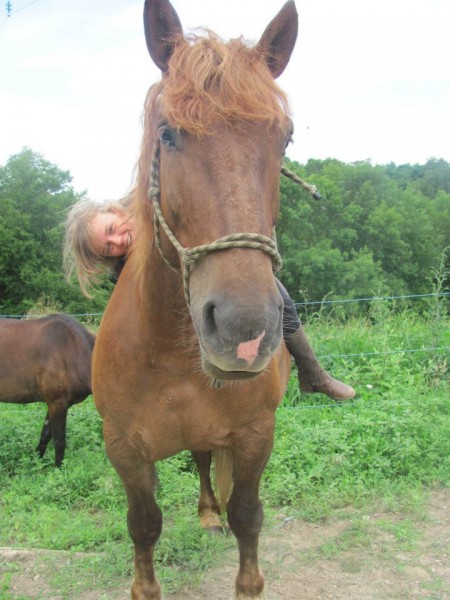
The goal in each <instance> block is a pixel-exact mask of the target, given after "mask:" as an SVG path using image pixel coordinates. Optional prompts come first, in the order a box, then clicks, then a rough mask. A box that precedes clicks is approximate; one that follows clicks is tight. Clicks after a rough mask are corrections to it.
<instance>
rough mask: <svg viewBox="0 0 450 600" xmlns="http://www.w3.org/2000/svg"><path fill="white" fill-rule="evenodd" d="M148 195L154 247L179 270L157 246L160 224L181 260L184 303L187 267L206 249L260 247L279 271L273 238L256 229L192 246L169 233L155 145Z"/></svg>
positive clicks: (257, 248)
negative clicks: (163, 207) (162, 200)
mask: <svg viewBox="0 0 450 600" xmlns="http://www.w3.org/2000/svg"><path fill="white" fill-rule="evenodd" d="M148 197H149V199H150V200H151V202H152V204H153V223H154V228H155V243H156V247H157V248H158V250H159V253H160V254H161V257H162V258H163V260H164V262H165V263H166V264H167V265H168V266H169V267H170V268H171V269H172V270H173V271H175V272H179V269H178V268H176V267H175V266H174V265H172V263H171V262H170V261H169V260H168V259H167V257H166V256H165V255H164V251H163V249H162V246H161V235H160V227H162V229H163V230H164V233H165V234H166V236H167V237H168V238H169V240H170V242H171V243H172V245H173V246H174V248H175V249H176V250H177V252H178V255H179V257H180V261H181V264H182V265H183V267H184V269H183V290H184V296H185V298H186V303H187V305H188V306H190V292H189V280H190V273H191V269H192V267H193V266H194V264H195V263H196V262H197V261H198V260H199V259H200V258H202V256H205V255H206V254H209V253H210V252H215V251H216V250H228V249H229V248H251V249H254V250H262V251H263V252H265V253H266V254H269V256H270V257H271V259H272V264H273V269H274V271H279V270H280V269H281V267H282V264H283V263H282V260H281V256H280V254H279V253H278V249H277V243H276V241H275V239H271V238H268V237H266V236H264V235H260V234H259V233H232V234H231V235H227V236H225V237H221V238H219V239H217V240H216V241H215V242H212V243H210V244H204V245H201V246H195V247H194V248H185V247H184V246H182V245H181V244H180V242H179V241H178V240H177V238H176V237H175V235H174V234H173V232H172V230H171V229H170V227H169V225H168V224H167V221H166V220H165V218H164V216H163V214H162V211H161V204H160V203H161V190H160V187H159V148H157V150H156V152H155V156H154V158H153V161H152V166H151V171H150V186H149V190H148Z"/></svg>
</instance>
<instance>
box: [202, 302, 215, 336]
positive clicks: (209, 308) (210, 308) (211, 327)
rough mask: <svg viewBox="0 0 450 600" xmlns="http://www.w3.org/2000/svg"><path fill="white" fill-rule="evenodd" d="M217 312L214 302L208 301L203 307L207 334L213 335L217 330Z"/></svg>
mask: <svg viewBox="0 0 450 600" xmlns="http://www.w3.org/2000/svg"><path fill="white" fill-rule="evenodd" d="M215 312H216V305H215V304H214V302H207V303H206V304H205V306H204V307H203V327H204V332H205V333H206V334H207V335H212V334H213V333H214V332H215V331H217V323H216V317H215Z"/></svg>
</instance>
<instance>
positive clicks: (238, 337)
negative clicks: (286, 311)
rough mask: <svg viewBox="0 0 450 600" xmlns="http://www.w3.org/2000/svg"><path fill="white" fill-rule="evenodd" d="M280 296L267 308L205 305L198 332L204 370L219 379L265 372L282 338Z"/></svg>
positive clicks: (213, 301)
mask: <svg viewBox="0 0 450 600" xmlns="http://www.w3.org/2000/svg"><path fill="white" fill-rule="evenodd" d="M282 315H283V301H282V299H281V297H280V296H279V294H278V292H277V293H276V294H274V295H273V297H271V301H267V302H266V303H265V304H264V306H255V303H251V304H249V305H248V306H244V305H243V303H242V301H241V300H239V302H238V303H237V304H236V303H233V302H232V301H230V300H229V299H225V298H222V297H219V298H217V297H216V298H210V299H209V300H208V301H207V302H205V303H204V305H203V308H202V311H201V317H200V318H199V319H195V318H194V319H193V322H194V323H197V327H196V332H197V336H198V339H199V342H200V349H201V356H202V366H203V370H204V371H205V372H206V373H207V374H208V375H210V376H212V377H215V378H216V379H249V378H251V377H256V376H257V375H259V374H260V373H261V372H262V371H264V369H265V367H266V366H267V364H268V363H269V362H270V360H271V358H272V354H273V353H274V351H275V350H276V349H277V348H278V346H279V344H280V342H281V338H282Z"/></svg>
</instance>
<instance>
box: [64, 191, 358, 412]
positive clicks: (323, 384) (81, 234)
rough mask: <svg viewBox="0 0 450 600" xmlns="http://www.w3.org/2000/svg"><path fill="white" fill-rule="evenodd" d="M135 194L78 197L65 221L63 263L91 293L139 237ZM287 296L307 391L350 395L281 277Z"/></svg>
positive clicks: (293, 349)
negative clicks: (323, 362) (317, 350)
mask: <svg viewBox="0 0 450 600" xmlns="http://www.w3.org/2000/svg"><path fill="white" fill-rule="evenodd" d="M130 204H131V197H130V196H127V197H125V198H123V199H122V200H120V201H109V202H103V203H101V204H100V203H98V202H94V201H93V200H90V199H88V198H83V199H81V200H79V201H78V202H77V203H76V204H75V205H74V206H73V207H72V209H71V210H70V212H69V214H68V217H67V220H66V235H65V243H64V267H65V272H66V277H67V278H68V279H70V277H71V276H72V274H73V273H74V272H75V273H76V275H77V278H78V281H79V284H80V287H81V290H82V291H83V293H84V294H85V295H86V296H90V292H91V290H92V288H93V287H95V285H96V284H97V283H98V282H99V281H100V277H101V275H102V274H104V273H110V274H111V275H112V276H113V277H115V278H117V277H118V276H119V274H120V271H121V270H122V268H123V265H124V264H125V261H126V257H127V254H128V253H129V252H130V251H131V250H132V248H133V244H134V242H135V240H136V228H135V224H134V220H133V217H132V216H131V214H130ZM276 283H277V286H278V290H279V292H280V294H281V296H282V298H283V301H284V312H283V336H284V341H285V343H286V346H287V348H288V350H289V352H290V354H291V355H292V357H293V358H294V361H295V364H296V366H297V369H298V378H299V382H300V388H301V390H302V391H304V392H309V393H322V394H325V395H326V396H329V397H330V398H334V399H335V400H349V399H351V398H353V397H354V396H355V390H354V389H353V388H352V387H350V386H349V385H347V384H345V383H343V382H341V381H338V380H337V379H333V378H332V377H331V375H329V374H328V373H327V372H326V371H325V370H324V369H323V368H322V367H321V366H320V365H319V363H318V361H317V358H316V356H315V354H314V351H313V349H312V348H311V346H310V345H309V342H308V339H307V337H306V335H305V333H304V331H303V328H302V326H301V323H300V320H299V318H298V315H297V312H296V310H295V305H294V303H293V301H292V299H291V298H290V296H289V294H288V293H287V291H286V289H285V288H284V286H283V285H282V284H281V282H280V281H278V279H277V280H276Z"/></svg>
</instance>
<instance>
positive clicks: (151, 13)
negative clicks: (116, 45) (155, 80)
mask: <svg viewBox="0 0 450 600" xmlns="http://www.w3.org/2000/svg"><path fill="white" fill-rule="evenodd" d="M144 30H145V41H146V43H147V48H148V51H149V53H150V56H151V58H152V60H153V62H154V63H155V65H156V66H157V67H159V68H160V69H161V71H167V68H168V64H169V59H170V57H171V56H172V52H173V50H174V48H175V43H176V41H175V40H176V38H177V37H179V36H180V35H182V34H183V28H182V26H181V21H180V19H179V17H178V15H177V13H176V11H175V9H174V8H173V6H172V5H171V4H170V2H169V0H145V4H144Z"/></svg>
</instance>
